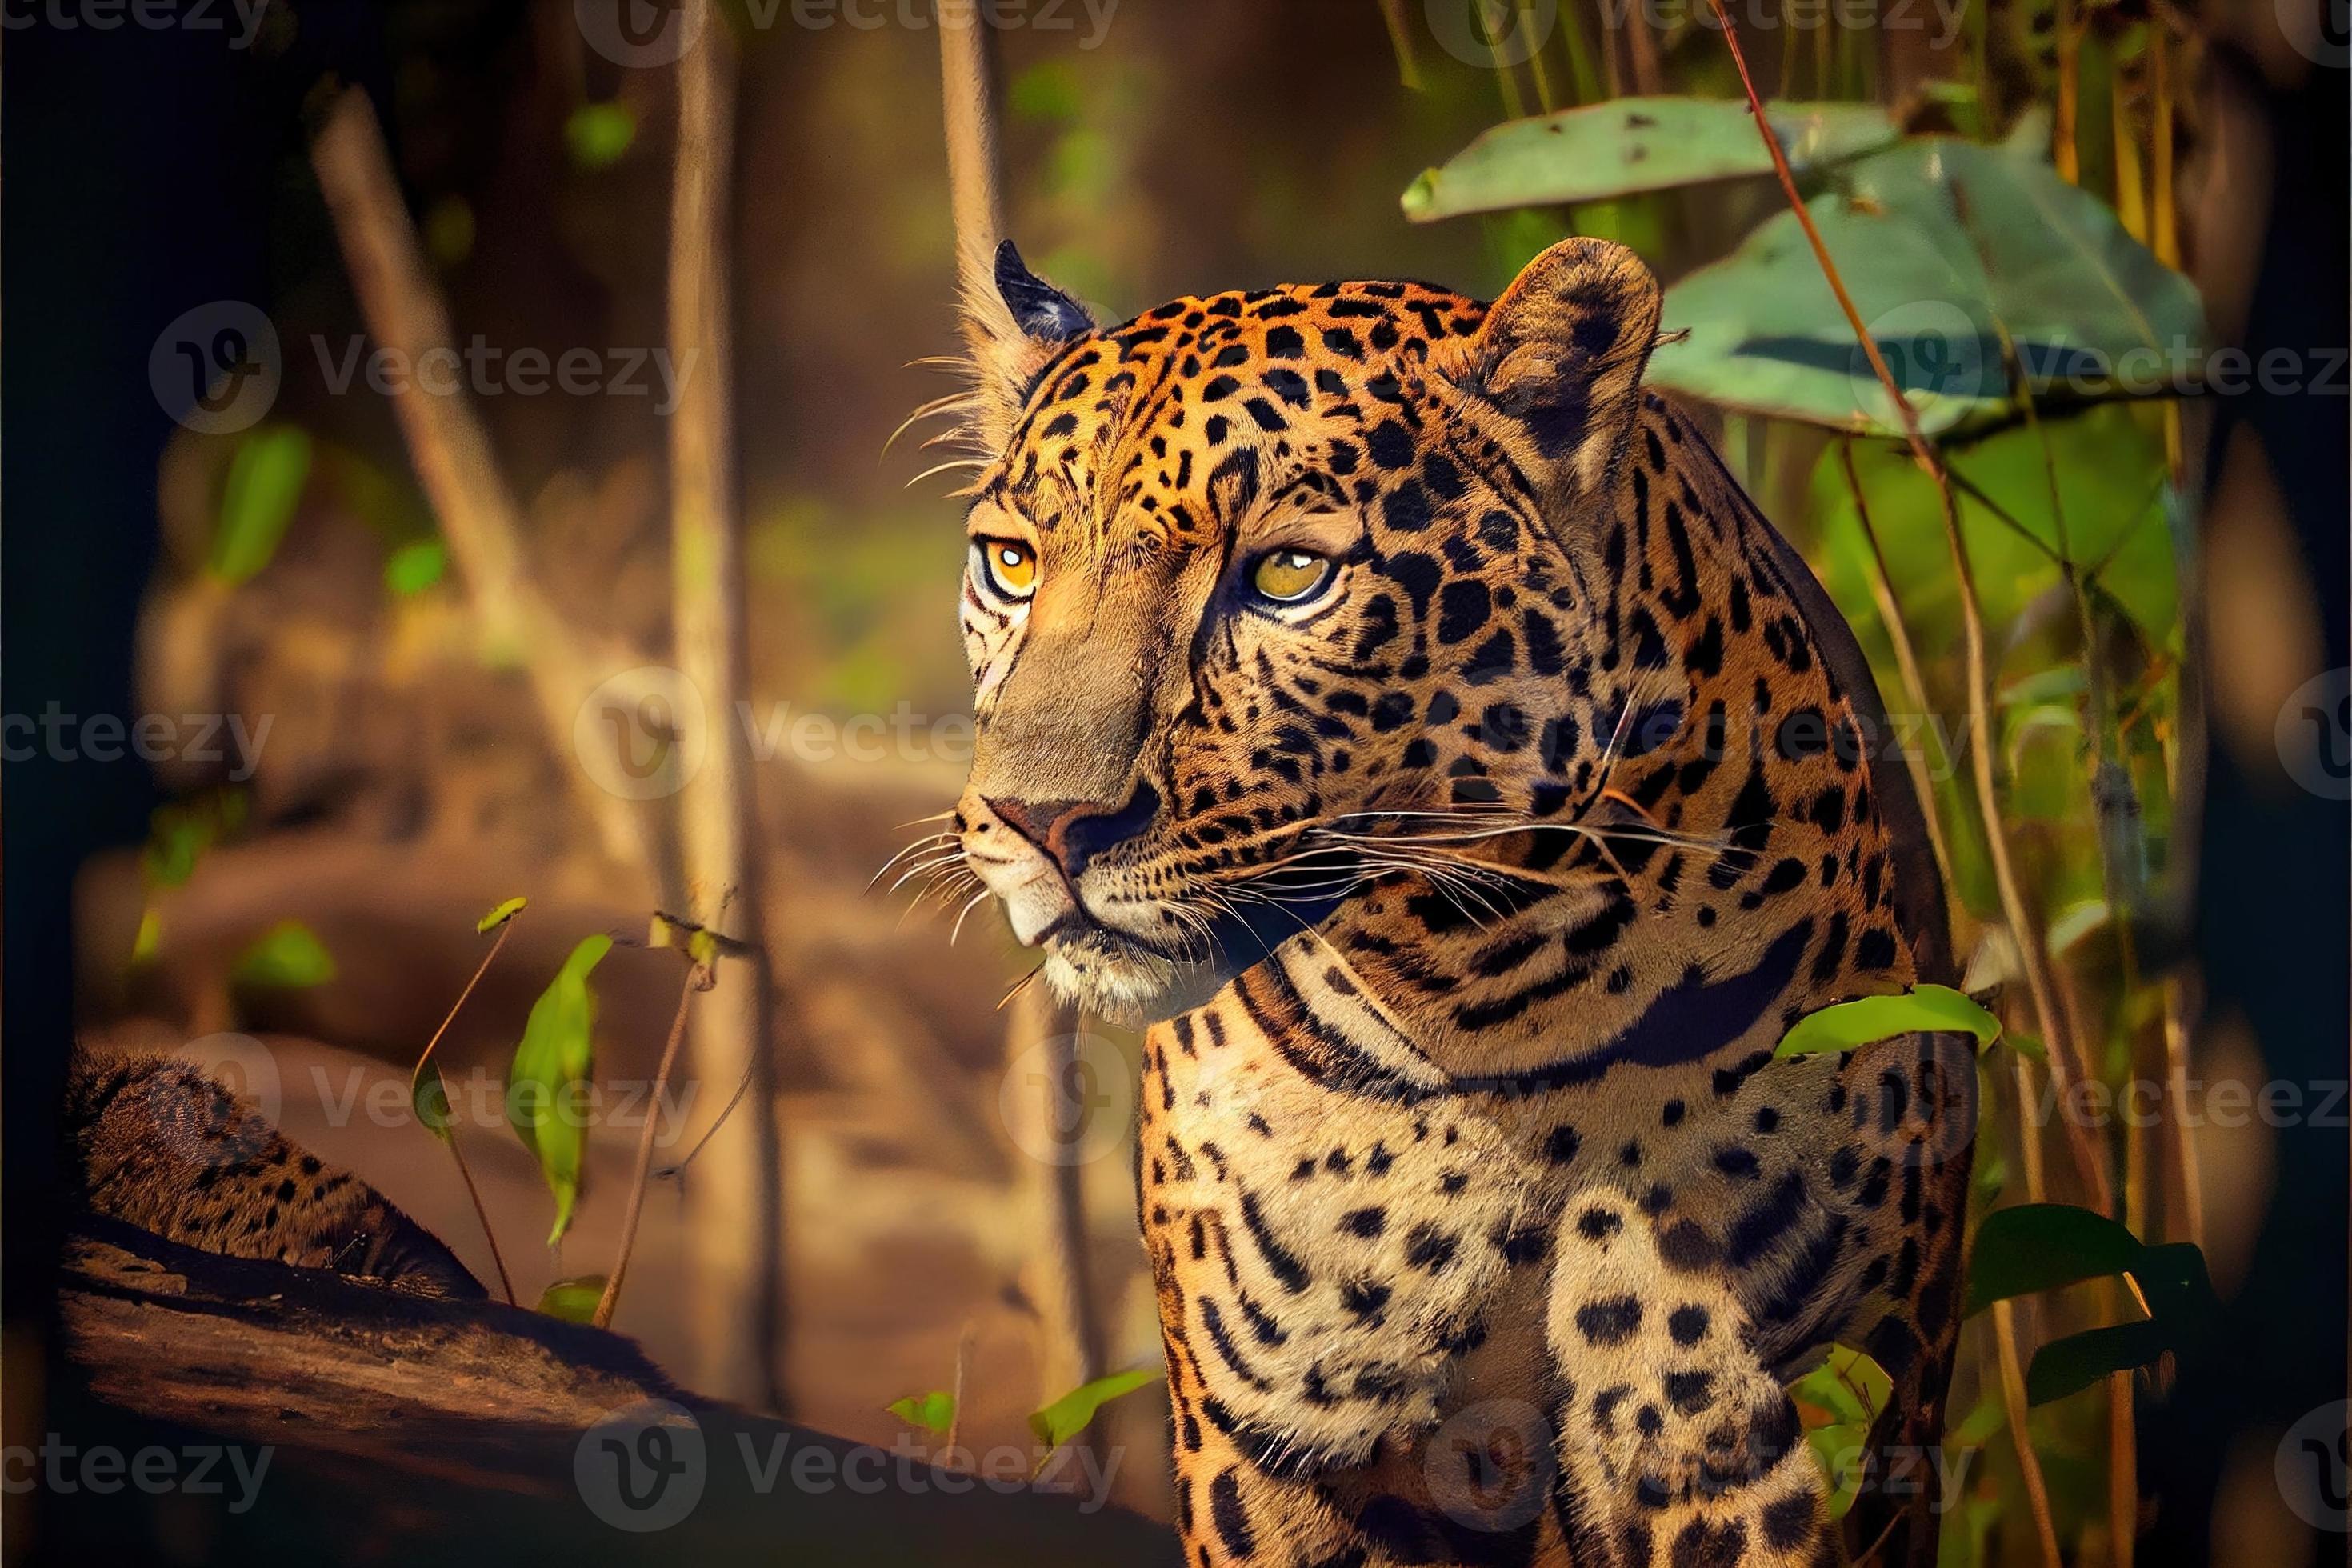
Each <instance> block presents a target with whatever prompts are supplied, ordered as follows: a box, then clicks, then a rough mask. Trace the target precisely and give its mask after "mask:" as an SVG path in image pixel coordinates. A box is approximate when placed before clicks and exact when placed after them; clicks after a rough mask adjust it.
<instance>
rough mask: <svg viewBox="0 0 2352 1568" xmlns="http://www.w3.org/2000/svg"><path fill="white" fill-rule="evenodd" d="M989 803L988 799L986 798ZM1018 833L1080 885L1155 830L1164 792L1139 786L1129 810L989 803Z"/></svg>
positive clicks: (1067, 803)
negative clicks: (1104, 860) (1100, 862)
mask: <svg viewBox="0 0 2352 1568" xmlns="http://www.w3.org/2000/svg"><path fill="white" fill-rule="evenodd" d="M983 798H986V797H983ZM988 809H989V810H991V811H992V812H994V813H995V814H996V816H997V818H998V820H1000V821H1002V822H1003V824H1004V825H1005V826H1008V827H1010V828H1012V829H1013V832H1015V833H1018V834H1019V835H1021V837H1024V838H1026V839H1027V840H1029V842H1030V843H1032V844H1034V845H1035V846H1036V847H1038V848H1039V849H1040V850H1042V851H1044V852H1045V855H1046V856H1047V858H1050V859H1052V860H1053V862H1054V863H1055V865H1057V866H1059V867H1061V868H1062V874H1063V875H1064V876H1066V877H1067V878H1069V879H1071V880H1072V881H1076V879H1078V877H1079V875H1080V874H1081V873H1082V872H1084V871H1085V870H1086V868H1087V862H1088V861H1089V860H1092V859H1093V858H1095V857H1096V856H1097V855H1099V854H1101V853H1102V852H1103V851H1105V850H1106V849H1108V848H1110V847H1112V846H1114V845H1117V844H1120V843H1123V842H1125V841H1126V840H1128V839H1129V838H1132V837H1135V836H1136V835H1137V834H1139V833H1140V832H1142V831H1143V830H1144V829H1145V828H1146V827H1148V826H1150V825H1151V819H1152V818H1153V817H1154V816H1158V815H1159V812H1160V792H1159V791H1157V790H1155V789H1153V788H1152V787H1151V786H1150V784H1143V783H1140V782H1139V783H1138V784H1136V786H1135V788H1134V790H1133V791H1132V792H1131V793H1130V794H1129V795H1128V797H1127V800H1126V801H1125V803H1124V804H1119V805H1113V804H1111V803H1109V802H1107V801H1099V800H1013V799H1011V798H1005V799H991V800H988Z"/></svg>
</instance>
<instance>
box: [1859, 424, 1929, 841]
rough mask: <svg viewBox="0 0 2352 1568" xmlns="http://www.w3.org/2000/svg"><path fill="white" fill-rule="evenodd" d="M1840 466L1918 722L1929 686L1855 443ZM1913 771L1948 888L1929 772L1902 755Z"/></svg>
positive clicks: (1912, 755)
mask: <svg viewBox="0 0 2352 1568" xmlns="http://www.w3.org/2000/svg"><path fill="white" fill-rule="evenodd" d="M1838 460H1839V462H1840V463H1841V464H1843V467H1844V468H1845V483H1846V489H1847V491H1848V492H1849V493H1850V494H1852V496H1853V515H1854V519H1855V521H1858V522H1859V523H1861V525H1862V537H1863V538H1864V540H1865V541H1866V542H1868V543H1869V545H1870V562H1871V574H1870V591H1871V595H1872V596H1873V597H1874V598H1875V599H1876V600H1877V601H1878V618H1879V619H1880V620H1881V621H1883V622H1885V626H1886V637H1887V640H1888V641H1889V642H1891V643H1893V644H1894V645H1895V673H1896V674H1897V675H1899V676H1900V677H1901V678H1902V680H1903V698H1904V700H1905V701H1906V702H1908V703H1910V705H1911V707H1912V710H1914V711H1915V712H1916V713H1918V714H1920V715H1921V716H1922V717H1925V715H1926V714H1927V681H1926V680H1925V679H1923V678H1922V677H1921V676H1920V674H1919V655H1918V651H1917V649H1916V648H1915V647H1913V645H1912V642H1911V627H1910V625H1909V623H1908V622H1906V620H1905V619H1904V617H1903V605H1901V603H1900V602H1899V601H1897V600H1896V598H1895V576H1894V574H1893V573H1891V572H1889V571H1888V570H1887V567H1886V551H1885V546H1883V545H1882V544H1880V542H1879V540H1878V529H1877V527H1876V525H1874V523H1872V521H1870V507H1869V505H1868V503H1867V502H1865V501H1864V500H1863V495H1862V479H1861V478H1860V476H1858V475H1856V474H1855V472H1854V471H1853V442H1851V441H1841V442H1839V443H1838ZM1904 760H1905V762H1906V763H1908V765H1909V767H1910V769H1911V787H1912V788H1914V789H1916V790H1917V791H1918V792H1919V805H1920V812H1919V815H1920V816H1921V818H1922V819H1923V820H1924V821H1925V822H1926V823H1927V847H1928V848H1930V849H1932V850H1933V851H1935V855H1936V869H1937V871H1938V872H1939V873H1941V874H1942V876H1943V879H1944V885H1945V886H1946V887H1950V886H1951V884H1952V851H1951V848H1950V847H1949V846H1948V845H1947V844H1946V843H1945V842H1944V826H1943V817H1942V816H1941V814H1939V813H1938V812H1937V810H1936V784H1935V780H1934V779H1933V778H1932V777H1931V776H1930V775H1929V773H1928V772H1927V758H1926V757H1925V756H1924V755H1922V754H1921V753H1919V752H1916V751H1913V752H1906V754H1905V758H1904Z"/></svg>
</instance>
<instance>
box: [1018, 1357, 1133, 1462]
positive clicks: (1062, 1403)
mask: <svg viewBox="0 0 2352 1568" xmlns="http://www.w3.org/2000/svg"><path fill="white" fill-rule="evenodd" d="M1159 1378H1160V1369H1159V1368H1158V1367H1150V1366H1139V1367H1133V1368H1130V1369H1129V1370H1128V1371H1126V1372H1115V1373H1111V1374H1110V1375H1109V1376H1108V1377H1098V1378H1097V1379H1095V1380H1094V1381H1093V1382H1092V1383H1085V1384H1079V1385H1078V1386H1077V1387H1076V1388H1074V1389H1072V1390H1070V1392H1069V1393H1067V1394H1064V1395H1062V1397H1061V1398H1059V1399H1056V1400H1055V1401H1054V1403H1053V1404H1051V1405H1047V1406H1045V1408H1044V1409H1043V1410H1038V1411H1033V1412H1032V1413H1031V1414H1030V1416H1029V1430H1030V1431H1032V1432H1034V1433H1035V1434H1036V1436H1037V1441H1039V1442H1040V1443H1043V1444H1045V1446H1046V1447H1049V1448H1058V1447H1061V1446H1062V1445H1063V1444H1065V1443H1066V1442H1068V1441H1069V1440H1070V1439H1071V1438H1073V1437H1075V1436H1077V1435H1078V1434H1079V1433H1081V1432H1083V1431H1085V1430H1086V1429H1087V1422H1089V1421H1092V1420H1093V1419H1094V1418H1095V1412H1096V1411H1097V1410H1100V1409H1101V1408H1102V1407H1103V1406H1104V1405H1108V1404H1109V1403H1110V1402H1111V1401H1112V1400H1114V1399H1117V1398H1118V1397H1119V1396H1120V1395H1121V1394H1132V1393H1134V1392H1135V1391H1136V1390H1137V1389H1139V1388H1141V1387H1142V1386H1143V1385H1144V1384H1148V1383H1156V1382H1158V1381H1159Z"/></svg>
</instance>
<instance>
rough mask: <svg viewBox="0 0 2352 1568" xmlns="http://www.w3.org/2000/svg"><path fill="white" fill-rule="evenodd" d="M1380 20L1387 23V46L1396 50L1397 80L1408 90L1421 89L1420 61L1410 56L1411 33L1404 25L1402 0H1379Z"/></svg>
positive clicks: (1417, 90) (1416, 90)
mask: <svg viewBox="0 0 2352 1568" xmlns="http://www.w3.org/2000/svg"><path fill="white" fill-rule="evenodd" d="M1381 21H1383V22H1385V23H1387V24H1388V29H1389V47H1391V49H1394V50H1395V51H1396V62H1397V81H1398V82H1399V84H1401V85H1402V87H1404V88H1405V89H1406V90H1408V91H1411V92H1419V91H1421V90H1422V81H1421V62H1420V61H1418V60H1416V59H1414V58H1413V56H1412V30H1411V29H1410V28H1409V27H1407V26H1406V25H1405V19H1404V0H1381Z"/></svg>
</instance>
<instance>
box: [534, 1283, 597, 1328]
mask: <svg viewBox="0 0 2352 1568" xmlns="http://www.w3.org/2000/svg"><path fill="white" fill-rule="evenodd" d="M602 1300H604V1276H603V1275H602V1274H580V1275H575V1276H573V1277H572V1279H558V1280H557V1281H556V1282H555V1283H554V1284H552V1285H550V1286H549V1287H548V1288H547V1289H544V1290H542V1291H541V1292H540V1293H539V1309H538V1310H540V1311H541V1312H543V1313H545V1314H546V1315H547V1316H548V1317H551V1318H561V1319H562V1320H563V1321H565V1322H567V1323H586V1322H593V1321H594V1320H595V1317H596V1303H597V1302H599V1301H602Z"/></svg>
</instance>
